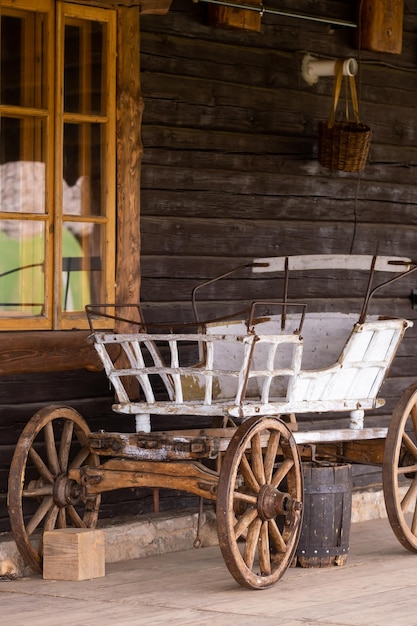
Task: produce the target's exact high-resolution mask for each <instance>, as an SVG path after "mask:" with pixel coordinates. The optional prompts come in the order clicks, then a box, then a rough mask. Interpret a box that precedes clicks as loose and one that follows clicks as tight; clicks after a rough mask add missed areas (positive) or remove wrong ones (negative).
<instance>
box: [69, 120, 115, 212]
mask: <svg viewBox="0 0 417 626" xmlns="http://www.w3.org/2000/svg"><path fill="white" fill-rule="evenodd" d="M103 174H104V173H103V172H102V125H101V124H89V123H85V124H65V125H64V180H65V185H64V197H63V205H64V206H63V211H64V215H65V214H70V215H84V216H88V215H103V214H104V210H105V209H104V207H103V204H104V203H103V199H102V185H103V181H104V175H103ZM65 194H67V196H66V195H65Z"/></svg>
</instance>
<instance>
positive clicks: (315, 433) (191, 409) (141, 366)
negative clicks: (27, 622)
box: [8, 255, 417, 589]
mask: <svg viewBox="0 0 417 626" xmlns="http://www.w3.org/2000/svg"><path fill="white" fill-rule="evenodd" d="M252 268H253V271H254V272H283V273H284V275H285V281H284V284H285V289H284V298H283V300H282V302H279V303H278V302H276V301H275V300H274V301H272V302H260V303H259V302H258V303H254V304H253V305H252V307H251V310H250V312H249V313H248V315H247V316H245V318H244V319H243V318H242V317H241V316H239V315H238V316H230V317H228V318H224V319H221V320H216V321H213V322H206V323H201V322H198V324H197V325H183V326H181V327H179V328H175V327H172V326H169V327H168V326H160V327H152V328H151V327H147V326H146V325H145V324H144V323H143V322H141V323H139V324H138V328H137V332H129V333H126V334H123V333H114V332H109V331H103V330H96V329H95V327H96V326H97V327H98V328H100V320H102V318H103V317H104V318H106V319H108V318H112V317H116V307H112V306H99V305H97V306H89V307H87V314H88V317H89V320H90V326H91V330H92V334H91V341H92V342H93V344H94V346H95V348H96V350H97V352H98V354H99V356H100V359H101V361H102V363H103V365H104V368H105V371H106V374H107V376H108V378H109V380H110V382H111V384H112V385H113V387H114V391H115V395H116V403H115V404H114V405H113V409H114V410H115V411H116V412H118V413H127V414H130V415H132V416H135V419H136V425H137V432H135V433H113V432H112V433H110V432H105V431H99V432H90V430H89V428H88V426H87V424H86V423H85V421H84V419H83V418H82V417H81V416H80V415H79V414H78V413H77V412H76V411H75V410H74V409H72V408H69V407H62V406H49V407H45V408H43V409H41V410H40V411H38V412H37V413H36V414H35V415H34V416H33V417H32V418H31V420H30V421H29V423H28V424H27V426H26V428H25V429H24V431H23V433H22V435H21V437H20V439H19V441H18V444H17V447H16V451H15V454H14V457H13V460H12V464H11V468H10V479H9V494H8V498H9V513H10V521H11V526H12V530H13V533H14V536H15V540H16V543H17V545H18V547H19V550H20V552H21V554H22V556H23V558H24V560H25V561H26V563H27V564H28V565H30V566H31V567H32V568H33V569H35V570H37V571H41V568H42V532H43V531H45V530H52V529H54V528H65V527H66V526H67V525H72V526H76V527H87V528H94V527H95V525H96V522H97V517H98V512H99V505H100V497H101V494H102V493H104V492H106V491H112V490H114V489H120V488H126V487H144V486H145V487H152V488H170V489H178V490H182V491H187V492H189V493H191V494H195V495H197V496H200V497H201V498H205V499H207V500H209V501H210V500H211V501H213V502H214V503H215V509H216V520H217V529H218V537H219V544H220V548H221V551H222V554H223V557H224V560H225V563H226V565H227V567H228V569H229V570H230V572H231V574H232V576H233V577H234V578H235V580H236V581H237V582H238V583H240V584H242V585H243V586H246V587H249V588H253V589H262V588H267V587H270V586H271V585H273V584H274V583H276V582H277V581H278V580H279V578H280V577H281V576H282V575H283V573H284V572H285V571H286V569H287V567H289V566H290V564H291V562H292V561H293V557H294V554H295V550H296V548H297V542H298V539H299V533H300V527H301V520H302V513H303V470H302V463H303V462H304V461H306V460H311V459H312V458H315V459H334V458H339V456H341V457H342V458H344V459H350V460H351V461H352V462H372V463H379V464H382V467H383V488H384V495H385V501H386V506H387V510H388V517H389V521H390V523H391V526H392V528H393V530H394V533H395V535H396V536H397V538H398V540H399V541H400V542H401V543H402V544H403V545H404V546H405V547H406V548H407V549H409V550H411V551H413V552H417V508H416V496H417V385H413V386H412V387H410V388H409V389H407V390H406V392H405V393H404V395H403V397H402V398H401V400H400V402H399V404H398V406H397V408H396V409H395V411H394V413H393V416H392V419H391V423H390V426H389V428H388V429H386V428H368V427H366V426H365V425H364V413H365V411H366V410H369V409H374V408H376V407H378V406H382V404H383V401H382V400H380V399H378V398H377V395H378V392H379V390H380V388H381V385H382V383H383V381H384V379H385V377H386V374H387V372H388V370H389V368H390V365H391V363H392V361H393V359H394V356H395V354H396V351H397V348H398V346H399V344H400V342H401V339H402V337H403V335H404V332H405V330H406V329H407V328H408V327H409V326H411V325H412V323H411V322H409V321H407V320H405V319H393V318H386V317H384V318H378V317H370V316H368V313H367V311H368V303H369V299H370V298H371V297H372V295H373V294H374V292H375V291H376V289H378V288H380V286H382V285H378V286H377V287H373V281H374V275H375V274H376V273H377V272H381V273H382V274H385V273H386V272H394V273H395V275H394V277H393V278H391V279H390V280H388V281H387V280H386V281H385V282H384V283H383V285H387V284H388V283H391V282H393V281H394V280H397V278H399V277H400V276H404V275H406V274H409V273H410V272H412V271H414V270H415V269H416V268H415V266H414V265H413V264H412V263H411V261H410V260H409V259H403V258H397V257H380V256H379V257H372V256H354V255H352V256H345V255H333V256H330V255H315V256H294V257H277V258H269V259H257V260H255V261H254V263H253V264H252ZM311 269H327V270H329V269H332V271H333V270H345V271H346V270H348V271H364V270H366V271H367V272H369V274H370V278H369V282H368V288H367V293H366V296H365V299H364V305H363V309H362V312H361V314H360V316H359V319H357V316H355V319H354V320H353V319H352V315H348V314H341V313H340V314H308V313H307V314H306V311H305V305H299V304H296V303H293V302H291V301H290V300H289V299H288V297H287V296H288V291H287V286H288V277H289V275H290V273H291V272H296V271H300V270H301V271H308V270H311ZM210 282H211V281H210ZM193 305H194V308H196V307H195V294H193ZM275 306H278V307H279V312H278V313H276V312H272V313H271V311H274V310H275V311H276V309H273V307H275ZM271 307H272V308H271ZM265 309H268V311H269V312H268V314H266V313H265V312H264V310H265ZM294 311H295V312H294ZM124 321H126V320H124ZM101 327H103V324H102V325H101ZM312 355H313V356H314V369H312V363H313V361H312V358H311V357H312ZM132 380H134V381H137V383H138V386H139V387H140V397H139V399H131V392H130V390H131V387H132V385H131V382H132ZM343 412H347V413H348V414H349V415H350V425H349V427H348V428H338V429H330V430H327V429H326V430H318V429H317V430H315V429H310V430H302V429H300V430H298V428H297V418H296V416H297V415H301V414H320V413H328V414H330V415H333V414H334V415H335V417H337V416H338V415H340V414H341V413H343ZM158 414H159V415H165V416H172V419H173V420H175V416H180V415H181V416H184V415H188V416H194V417H195V428H194V427H193V428H192V429H190V430H182V431H181V430H172V431H164V432H151V429H150V423H151V422H150V416H151V415H158ZM201 416H204V417H206V418H207V416H211V417H212V419H213V421H212V424H213V426H212V427H211V428H199V426H198V419H199V417H201Z"/></svg>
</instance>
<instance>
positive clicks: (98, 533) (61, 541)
mask: <svg viewBox="0 0 417 626" xmlns="http://www.w3.org/2000/svg"><path fill="white" fill-rule="evenodd" d="M43 554H44V556H43V577H44V579H46V580H87V579H90V578H100V577H101V576H105V552H104V531H102V530H91V529H89V528H64V529H61V530H49V531H45V533H44V535H43Z"/></svg>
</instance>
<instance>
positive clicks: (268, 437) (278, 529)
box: [216, 416, 303, 589]
mask: <svg viewBox="0 0 417 626" xmlns="http://www.w3.org/2000/svg"><path fill="white" fill-rule="evenodd" d="M302 499H303V479H302V469H301V462H300V457H299V453H298V449H297V445H296V443H295V440H294V438H293V436H292V434H291V431H290V430H289V429H288V427H287V426H286V425H285V424H284V422H282V421H281V420H279V419H278V418H275V417H261V418H259V417H257V416H256V417H253V418H251V419H249V420H247V421H246V422H244V423H243V424H242V425H241V426H240V427H239V428H238V429H237V431H236V433H235V434H234V436H233V438H232V439H231V441H230V443H229V445H228V448H227V450H226V452H225V454H224V459H223V463H222V467H221V470H220V475H219V484H218V492H217V515H216V516H217V529H218V535H219V544H220V548H221V551H222V554H223V558H224V560H225V563H226V565H227V567H228V569H229V571H230V573H231V574H232V576H233V577H234V579H235V580H236V581H237V582H238V583H239V584H241V585H243V586H245V587H249V588H251V589H266V588H267V587H271V586H272V585H274V584H275V583H276V582H277V581H278V580H279V579H280V578H281V576H282V575H283V573H284V572H285V571H286V569H287V567H288V566H289V565H290V564H291V561H292V559H293V555H294V552H295V549H296V547H297V543H298V537H299V531H300V526H301V517H302V515H301V512H302Z"/></svg>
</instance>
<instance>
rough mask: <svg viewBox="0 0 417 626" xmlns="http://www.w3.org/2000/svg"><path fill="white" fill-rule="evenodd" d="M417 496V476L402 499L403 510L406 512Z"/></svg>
mask: <svg viewBox="0 0 417 626" xmlns="http://www.w3.org/2000/svg"><path fill="white" fill-rule="evenodd" d="M416 496H417V476H416V477H415V478H414V480H413V482H412V483H411V485H410V487H409V488H408V490H407V493H406V494H405V496H404V498H403V499H402V500H401V510H402V511H403V512H404V513H406V512H407V510H408V507H409V506H410V504H411V503H412V502H413V501H415V500H416Z"/></svg>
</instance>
